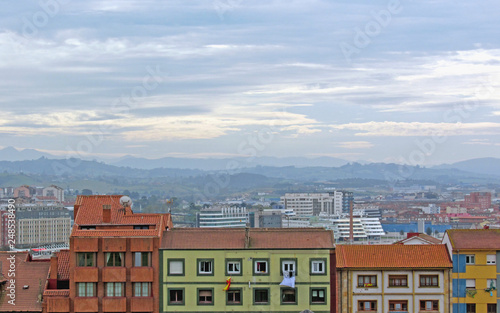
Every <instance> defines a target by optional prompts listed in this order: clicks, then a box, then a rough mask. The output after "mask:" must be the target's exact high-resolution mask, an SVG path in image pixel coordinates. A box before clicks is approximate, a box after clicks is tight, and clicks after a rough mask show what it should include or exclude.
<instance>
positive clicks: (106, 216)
mask: <svg viewBox="0 0 500 313" xmlns="http://www.w3.org/2000/svg"><path fill="white" fill-rule="evenodd" d="M102 222H103V223H111V204H103V205H102Z"/></svg>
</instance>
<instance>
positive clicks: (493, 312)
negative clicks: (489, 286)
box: [486, 303, 497, 313]
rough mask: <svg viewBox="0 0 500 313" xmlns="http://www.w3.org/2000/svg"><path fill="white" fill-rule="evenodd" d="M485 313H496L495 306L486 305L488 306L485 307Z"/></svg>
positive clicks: (493, 304)
mask: <svg viewBox="0 0 500 313" xmlns="http://www.w3.org/2000/svg"><path fill="white" fill-rule="evenodd" d="M486 313H497V304H496V303H488V305H487V306H486Z"/></svg>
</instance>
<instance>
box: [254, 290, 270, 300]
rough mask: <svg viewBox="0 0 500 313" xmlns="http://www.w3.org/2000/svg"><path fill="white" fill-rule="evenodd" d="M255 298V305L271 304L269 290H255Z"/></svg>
mask: <svg viewBox="0 0 500 313" xmlns="http://www.w3.org/2000/svg"><path fill="white" fill-rule="evenodd" d="M253 297H254V303H255V304H269V289H264V288H255V289H254V290H253Z"/></svg>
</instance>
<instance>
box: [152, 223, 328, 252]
mask: <svg viewBox="0 0 500 313" xmlns="http://www.w3.org/2000/svg"><path fill="white" fill-rule="evenodd" d="M249 238H250V240H249V246H248V249H333V247H334V242H333V234H332V232H331V231H329V230H324V229H319V228H253V229H249ZM161 248H162V249H171V250H176V249H192V250H198V249H213V250H216V249H245V229H244V228H217V229H213V228H176V229H172V230H169V231H166V232H165V233H164V235H163V240H162V244H161Z"/></svg>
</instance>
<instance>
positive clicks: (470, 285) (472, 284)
mask: <svg viewBox="0 0 500 313" xmlns="http://www.w3.org/2000/svg"><path fill="white" fill-rule="evenodd" d="M465 289H476V280H475V279H466V280H465Z"/></svg>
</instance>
